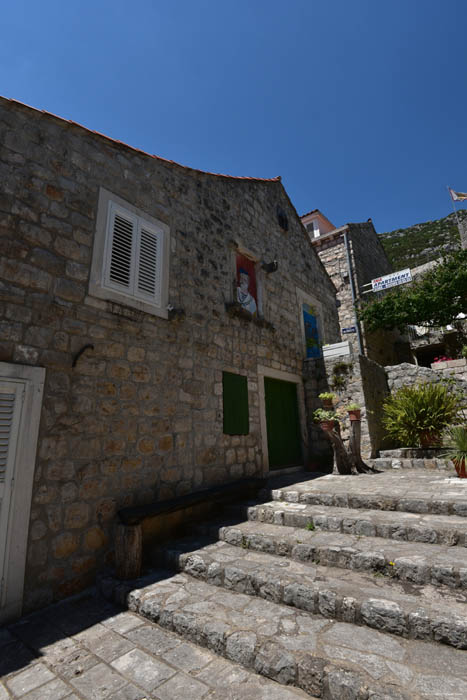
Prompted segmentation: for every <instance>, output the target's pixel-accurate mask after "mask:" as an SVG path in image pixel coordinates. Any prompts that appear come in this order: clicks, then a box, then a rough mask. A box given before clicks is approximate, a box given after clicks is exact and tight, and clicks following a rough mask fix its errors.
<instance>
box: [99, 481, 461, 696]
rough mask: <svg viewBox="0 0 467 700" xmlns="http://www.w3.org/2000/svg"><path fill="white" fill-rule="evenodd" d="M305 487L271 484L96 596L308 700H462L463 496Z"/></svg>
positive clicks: (438, 489) (419, 484) (444, 490)
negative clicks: (145, 569)
mask: <svg viewBox="0 0 467 700" xmlns="http://www.w3.org/2000/svg"><path fill="white" fill-rule="evenodd" d="M312 476H313V475H309V474H306V475H305V474H302V475H297V478H298V481H297V483H288V484H286V485H281V484H280V478H279V480H276V483H274V482H273V483H271V488H268V489H266V490H265V491H263V492H262V493H261V494H260V496H261V498H260V499H258V500H260V501H261V502H256V503H246V504H239V505H235V506H231V507H229V508H225V509H224V511H223V513H222V518H219V520H218V521H215V522H214V521H213V522H210V523H207V524H204V525H202V526H192V527H191V532H190V535H189V536H187V537H185V538H183V539H180V540H178V541H176V542H172V543H170V545H169V546H166V547H163V548H162V547H161V548H160V549H159V550H158V551H156V552H154V553H153V561H154V562H155V563H156V562H157V568H155V569H154V570H153V571H152V572H151V573H148V574H147V575H146V576H145V577H143V578H142V579H140V580H138V581H134V582H118V581H116V580H115V579H112V578H110V577H108V578H103V579H102V581H101V590H102V591H103V593H104V594H105V595H106V596H107V597H112V598H113V599H114V600H115V601H116V602H119V603H120V604H123V605H125V606H127V607H128V608H129V609H130V610H132V611H133V612H136V613H137V614H139V615H141V616H143V617H144V618H146V619H148V620H151V621H152V622H154V623H155V624H157V625H159V626H161V627H164V628H168V629H170V630H172V631H175V632H176V633H177V634H178V635H180V636H182V637H184V638H185V639H187V640H189V641H191V642H194V643H196V644H198V645H200V646H203V647H207V648H209V649H210V650H211V651H213V652H215V653H216V654H218V655H219V656H223V657H225V658H227V659H229V660H230V661H233V662H236V663H238V664H241V665H242V666H244V667H246V668H248V669H252V670H254V671H255V672H256V673H258V674H261V675H263V676H266V677H268V678H271V679H273V680H275V681H277V683H280V684H283V685H289V686H294V687H295V688H297V689H300V690H301V691H302V692H304V693H306V694H307V695H308V696H311V697H319V698H326V699H328V700H331V699H332V700H354V699H355V700H369V699H370V698H371V699H372V700H384V699H385V700H389V698H391V699H393V700H394V699H399V700H402V699H407V700H409V699H411V700H412V699H414V700H417V699H422V698H424V699H428V698H430V700H431V699H433V698H437V699H444V698H446V699H447V698H449V699H452V700H453V699H459V700H461V698H462V699H463V698H466V697H467V651H466V650H467V614H466V612H465V611H466V607H465V604H466V601H467V483H465V482H464V480H460V479H457V478H452V475H451V474H449V472H447V473H446V472H438V471H430V472H428V471H423V470H405V469H404V470H398V471H389V472H383V473H381V474H377V475H360V476H358V477H354V476H350V477H349V476H321V477H319V478H312ZM314 476H316V475H314ZM465 481H467V480H465ZM279 687H280V686H279ZM284 693H285V689H284ZM226 697H229V698H230V697H231V698H232V699H233V698H236V697H237V696H236V695H235V689H234V688H233V689H232V691H231V694H230V695H228V696H226ZM238 697H241V696H238ZM278 697H280V694H279V695H278Z"/></svg>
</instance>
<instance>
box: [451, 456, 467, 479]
mask: <svg viewBox="0 0 467 700" xmlns="http://www.w3.org/2000/svg"><path fill="white" fill-rule="evenodd" d="M452 461H453V463H454V466H455V468H456V472H457V476H458V477H459V479H467V472H466V471H465V467H466V464H465V457H464V458H463V459H453V460H452Z"/></svg>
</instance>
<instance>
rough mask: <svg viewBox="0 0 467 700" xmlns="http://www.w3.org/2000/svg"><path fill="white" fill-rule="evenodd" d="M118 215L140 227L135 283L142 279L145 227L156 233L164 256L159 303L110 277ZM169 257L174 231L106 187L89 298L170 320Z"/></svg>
mask: <svg viewBox="0 0 467 700" xmlns="http://www.w3.org/2000/svg"><path fill="white" fill-rule="evenodd" d="M115 212H120V213H121V215H122V216H126V217H128V218H129V219H130V220H131V221H132V222H134V224H135V226H136V231H135V239H134V242H133V247H132V261H131V266H130V275H131V279H132V280H133V286H134V284H135V280H137V278H138V268H139V265H138V259H139V258H138V255H139V252H138V251H139V246H140V238H141V230H142V228H145V229H146V230H147V231H148V232H149V233H151V234H155V235H156V236H157V237H158V240H160V241H161V244H162V245H161V247H162V251H161V257H160V259H159V260H158V261H157V264H158V270H159V274H160V295H159V300H158V303H157V302H156V301H151V300H150V299H148V298H147V297H146V298H145V297H144V296H143V294H142V293H138V292H136V293H134V292H130V291H126V290H125V289H123V288H119V285H118V284H116V283H115V282H112V281H111V280H110V278H109V274H110V273H109V271H110V250H111V240H112V235H113V234H112V232H113V228H112V221H113V217H114V215H115ZM169 256H170V228H169V226H167V224H165V223H164V222H162V221H160V220H159V219H155V218H154V217H152V216H150V215H149V214H147V213H146V212H144V211H142V210H140V209H138V208H137V207H135V206H134V205H132V204H130V203H129V202H126V201H125V200H124V199H122V198H121V197H119V196H118V195H115V194H114V193H112V192H109V191H108V190H105V189H104V188H103V187H101V188H100V191H99V203H98V208H97V222H96V232H95V237H94V248H93V254H92V263H91V274H90V279H89V295H90V296H93V297H97V298H98V299H103V300H105V301H110V302H116V303H117V304H122V305H124V306H130V307H132V308H135V309H138V310H139V311H144V312H146V313H149V314H152V315H154V316H160V317H162V318H168V308H167V307H168V301H169V299H168V297H169Z"/></svg>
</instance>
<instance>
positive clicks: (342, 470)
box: [324, 430, 353, 474]
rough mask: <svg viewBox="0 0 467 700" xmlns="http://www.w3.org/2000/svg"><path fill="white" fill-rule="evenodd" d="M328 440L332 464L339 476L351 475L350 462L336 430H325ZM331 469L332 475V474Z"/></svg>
mask: <svg viewBox="0 0 467 700" xmlns="http://www.w3.org/2000/svg"><path fill="white" fill-rule="evenodd" d="M324 434H325V435H327V438H328V440H330V442H331V445H332V449H333V452H334V464H335V468H337V472H338V473H339V474H352V466H353V465H352V461H351V459H350V457H349V454H348V453H347V450H346V449H345V447H344V443H343V442H342V438H341V436H340V435H339V433H338V432H337V430H326V431H325V433H324ZM334 473H335V472H334V469H333V474H334Z"/></svg>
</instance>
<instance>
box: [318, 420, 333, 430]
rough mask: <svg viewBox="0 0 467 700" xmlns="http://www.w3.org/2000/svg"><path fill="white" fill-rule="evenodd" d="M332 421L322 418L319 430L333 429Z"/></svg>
mask: <svg viewBox="0 0 467 700" xmlns="http://www.w3.org/2000/svg"><path fill="white" fill-rule="evenodd" d="M334 423H335V421H333V420H323V421H322V422H321V423H320V424H319V426H320V428H321V430H324V432H330V431H331V430H334Z"/></svg>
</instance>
